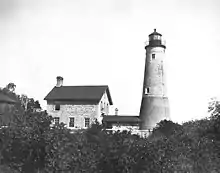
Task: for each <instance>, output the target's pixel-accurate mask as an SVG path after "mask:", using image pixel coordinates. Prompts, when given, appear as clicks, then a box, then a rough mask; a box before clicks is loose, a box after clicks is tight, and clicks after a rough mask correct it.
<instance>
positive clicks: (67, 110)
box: [47, 104, 100, 128]
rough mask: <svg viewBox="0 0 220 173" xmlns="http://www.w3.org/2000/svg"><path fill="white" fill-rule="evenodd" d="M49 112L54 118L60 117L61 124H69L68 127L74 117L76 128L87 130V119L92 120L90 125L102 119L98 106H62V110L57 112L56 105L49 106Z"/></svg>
mask: <svg viewBox="0 0 220 173" xmlns="http://www.w3.org/2000/svg"><path fill="white" fill-rule="evenodd" d="M47 112H48V114H49V115H51V116H53V117H59V118H60V122H63V123H65V124H67V127H69V122H70V117H74V128H85V118H90V123H92V122H94V121H95V119H99V118H100V117H99V115H98V105H71V104H63V105H62V104H60V110H55V104H48V105H47ZM69 128H70V127H69Z"/></svg>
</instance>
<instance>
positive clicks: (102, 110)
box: [98, 92, 110, 115]
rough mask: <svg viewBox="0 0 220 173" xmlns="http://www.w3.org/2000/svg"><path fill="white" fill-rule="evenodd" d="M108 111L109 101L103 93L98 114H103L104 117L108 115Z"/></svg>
mask: <svg viewBox="0 0 220 173" xmlns="http://www.w3.org/2000/svg"><path fill="white" fill-rule="evenodd" d="M109 110H110V104H109V99H108V96H107V94H106V92H105V93H104V94H103V96H102V98H101V100H100V102H99V104H98V114H99V115H101V114H102V113H104V114H105V115H108V114H109Z"/></svg>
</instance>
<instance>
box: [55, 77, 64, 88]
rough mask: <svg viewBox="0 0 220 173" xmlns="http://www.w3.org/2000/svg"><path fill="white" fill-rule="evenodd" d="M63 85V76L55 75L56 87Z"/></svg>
mask: <svg viewBox="0 0 220 173" xmlns="http://www.w3.org/2000/svg"><path fill="white" fill-rule="evenodd" d="M61 86H63V77H61V76H57V85H56V87H61Z"/></svg>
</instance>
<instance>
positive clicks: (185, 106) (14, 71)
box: [0, 0, 220, 122]
mask: <svg viewBox="0 0 220 173" xmlns="http://www.w3.org/2000/svg"><path fill="white" fill-rule="evenodd" d="M154 28H156V29H157V31H158V32H160V33H161V34H162V35H163V37H164V38H165V39H166V43H167V49H166V58H167V62H168V69H167V73H168V76H167V82H168V96H169V100H170V107H171V118H172V119H173V120H174V121H178V122H181V121H186V120H190V119H192V118H200V117H203V116H204V114H205V112H206V110H207V102H208V99H209V98H210V97H213V96H217V97H218V96H220V82H219V81H220V68H219V65H220V1H219V0H185V1H182V0H166V1H164V0H154V1H150V0H60V1H59V0H38V1H35V0H0V59H1V68H0V79H1V80H0V86H1V87H4V86H5V85H6V84H7V83H9V82H14V83H15V84H16V85H17V88H16V91H17V92H18V93H25V94H27V95H28V96H29V97H34V98H35V99H38V100H39V101H40V103H41V105H42V106H43V107H44V108H45V105H46V102H45V101H44V100H43V98H44V97H45V96H46V95H47V94H48V92H49V91H50V90H51V89H52V88H53V87H54V86H55V84H56V76H58V75H60V76H62V77H63V78H64V85H109V87H110V92H111V96H112V99H113V103H114V108H115V107H117V108H118V109H119V114H123V115H138V114H139V109H140V104H141V96H142V84H143V77H144V76H143V75H144V63H145V49H144V42H145V41H146V40H147V38H148V35H149V34H150V33H152V32H153V29H154ZM114 108H113V110H114Z"/></svg>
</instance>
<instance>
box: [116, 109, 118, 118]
mask: <svg viewBox="0 0 220 173" xmlns="http://www.w3.org/2000/svg"><path fill="white" fill-rule="evenodd" d="M115 115H116V116H118V108H115Z"/></svg>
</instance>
